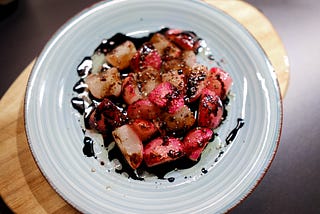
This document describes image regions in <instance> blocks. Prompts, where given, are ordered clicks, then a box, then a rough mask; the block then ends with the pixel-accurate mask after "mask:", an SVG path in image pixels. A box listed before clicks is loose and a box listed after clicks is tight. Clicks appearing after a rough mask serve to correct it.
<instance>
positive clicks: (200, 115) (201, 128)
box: [80, 29, 232, 169]
mask: <svg viewBox="0 0 320 214" xmlns="http://www.w3.org/2000/svg"><path fill="white" fill-rule="evenodd" d="M120 37H121V39H119V38H120ZM200 47H201V39H199V38H198V37H197V35H196V34H195V33H193V32H190V31H182V30H179V29H165V30H161V31H159V32H155V33H152V34H150V35H149V36H148V37H146V38H144V39H143V40H138V39H134V38H132V37H127V36H124V35H122V36H119V35H118V36H115V37H113V38H111V39H109V40H106V41H104V42H103V43H102V44H101V45H100V46H99V47H98V48H97V49H96V50H95V53H94V56H93V57H92V58H93V67H92V69H91V70H90V71H89V73H88V74H87V75H86V76H85V77H83V80H84V83H85V84H86V85H87V89H88V91H89V93H90V97H91V99H92V100H94V102H92V105H91V106H93V108H91V109H92V110H91V111H90V112H86V115H85V117H86V118H87V124H88V127H87V128H89V129H93V130H95V131H96V132H98V133H100V134H102V135H103V136H104V138H105V139H107V138H109V139H110V138H113V140H114V141H115V142H116V145H117V146H118V148H119V149H120V151H121V153H122V155H123V156H124V158H125V160H126V161H127V162H128V164H129V165H130V167H131V168H132V169H137V168H138V167H139V166H140V165H141V164H142V163H144V164H145V165H146V166H147V167H153V166H157V165H160V164H163V163H168V162H172V161H175V160H177V159H179V158H182V157H184V158H185V157H187V158H189V159H190V160H192V161H197V160H198V159H199V158H200V156H201V153H202V151H203V150H204V148H205V147H206V145H207V144H208V143H209V142H210V140H211V139H212V138H213V132H214V129H215V128H217V127H218V126H219V125H220V123H221V121H222V120H223V115H224V105H223V101H224V100H225V99H226V98H227V95H228V92H229V90H230V87H231V85H232V79H231V77H230V75H229V74H228V73H227V72H225V71H223V70H222V69H221V68H218V67H213V68H210V69H209V68H207V67H206V66H205V65H202V64H199V63H198V62H197V59H196V54H197V51H198V49H199V48H200ZM95 60H98V61H99V60H100V61H102V62H103V63H100V66H96V65H95V64H94V63H95ZM80 70H81V69H80ZM84 70H85V68H84Z"/></svg>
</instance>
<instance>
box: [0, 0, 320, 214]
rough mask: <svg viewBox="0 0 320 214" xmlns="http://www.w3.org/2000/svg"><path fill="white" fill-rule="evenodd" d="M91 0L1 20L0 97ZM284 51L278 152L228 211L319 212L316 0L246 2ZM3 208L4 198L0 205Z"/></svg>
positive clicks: (23, 9) (30, 6) (31, 9)
mask: <svg viewBox="0 0 320 214" xmlns="http://www.w3.org/2000/svg"><path fill="white" fill-rule="evenodd" d="M94 2H96V1H94V0H68V1H65V0H24V1H19V6H18V10H17V11H16V12H15V13H14V14H12V15H11V16H10V17H8V18H6V19H5V20H2V21H0V41H1V42H0V50H1V53H0V56H1V57H0V75H1V78H0V96H1V97H2V96H3V95H4V93H5V91H6V90H7V89H8V87H9V86H10V85H11V84H12V82H13V81H14V80H15V79H16V78H17V76H18V75H19V74H20V72H21V71H22V70H23V69H24V68H25V67H26V66H27V65H28V64H29V63H30V62H31V61H32V60H33V59H34V58H35V56H37V55H38V54H39V53H40V51H41V50H42V48H43V47H44V45H45V44H46V42H47V41H48V40H49V39H50V37H51V35H52V34H53V33H54V32H55V31H56V30H57V29H58V28H59V27H60V26H61V25H62V24H63V23H64V22H65V21H67V20H68V19H69V18H71V17H72V16H73V15H75V14H76V13H78V12H79V11H81V10H82V9H84V8H86V7H87V6H90V5H91V4H92V3H94ZM248 2H249V3H251V4H252V5H253V6H255V7H257V8H258V9H259V10H261V11H262V12H263V13H264V14H265V16H266V17H267V18H269V20H270V21H271V23H272V24H273V25H274V27H275V29H276V30H277V32H278V33H279V35H280V37H281V39H282V41H283V43H284V46H285V48H286V50H287V53H288V57H289V62H290V67H291V68H290V74H291V76H290V84H289V88H288V91H287V94H286V96H285V98H284V101H283V106H284V121H283V129H282V137H281V143H280V146H279V149H278V153H277V155H276V157H275V159H274V161H273V163H272V165H271V167H270V169H269V171H268V172H267V174H266V176H265V177H264V179H263V180H262V181H261V183H260V184H259V185H258V187H257V188H256V189H255V191H254V192H253V193H252V194H250V196H249V197H248V198H247V199H246V200H245V201H243V202H242V203H241V204H240V205H239V206H237V207H236V208H234V209H233V210H232V211H231V213H320V205H319V201H320V125H319V122H320V114H319V111H320V99H319V98H318V97H317V96H314V94H313V93H316V94H317V93H318V91H319V88H318V87H319V86H320V84H319V81H320V69H319V68H320V42H319V39H320V24H319V23H320V1H318V0H303V1H302V0H248ZM1 210H4V205H3V202H2V204H1V206H0V213H2V212H1Z"/></svg>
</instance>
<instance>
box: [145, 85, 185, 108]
mask: <svg viewBox="0 0 320 214" xmlns="http://www.w3.org/2000/svg"><path fill="white" fill-rule="evenodd" d="M148 97H149V100H150V101H151V102H153V103H154V104H156V105H157V106H159V107H160V108H163V109H165V110H166V111H167V112H169V113H170V114H173V113H175V112H176V111H178V110H179V109H180V108H181V107H182V106H183V105H184V99H183V95H182V94H181V92H179V91H178V90H177V88H175V87H174V86H173V85H172V84H170V83H169V82H163V83H161V84H159V85H158V86H157V87H156V88H155V89H153V90H152V91H151V92H150V93H149V96H148Z"/></svg>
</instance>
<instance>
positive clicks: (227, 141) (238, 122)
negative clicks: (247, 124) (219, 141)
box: [226, 118, 244, 145]
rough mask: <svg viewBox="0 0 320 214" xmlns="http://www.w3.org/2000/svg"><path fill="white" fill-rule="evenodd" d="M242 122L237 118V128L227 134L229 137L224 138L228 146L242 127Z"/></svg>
mask: <svg viewBox="0 0 320 214" xmlns="http://www.w3.org/2000/svg"><path fill="white" fill-rule="evenodd" d="M243 125H244V120H243V119H241V118H238V120H237V126H236V127H235V128H234V129H233V130H232V131H231V132H230V133H229V135H228V136H227V138H226V144H227V145H229V144H230V143H232V142H233V141H234V139H235V138H236V136H237V135H238V132H239V130H240V129H241V128H242V127H243Z"/></svg>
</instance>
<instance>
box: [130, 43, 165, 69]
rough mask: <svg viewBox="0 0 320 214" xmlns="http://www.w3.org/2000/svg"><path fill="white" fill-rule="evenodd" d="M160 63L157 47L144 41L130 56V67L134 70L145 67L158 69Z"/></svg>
mask: <svg viewBox="0 0 320 214" xmlns="http://www.w3.org/2000/svg"><path fill="white" fill-rule="evenodd" d="M161 63H162V60H161V56H160V54H159V52H158V51H157V49H155V48H154V47H153V45H152V44H151V43H145V44H143V45H142V47H141V48H140V49H139V50H138V51H137V52H136V54H135V55H134V56H133V57H132V60H131V68H132V70H133V71H134V72H139V71H141V70H144V69H145V68H147V67H152V68H154V69H156V70H160V67H161Z"/></svg>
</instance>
